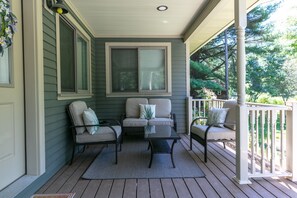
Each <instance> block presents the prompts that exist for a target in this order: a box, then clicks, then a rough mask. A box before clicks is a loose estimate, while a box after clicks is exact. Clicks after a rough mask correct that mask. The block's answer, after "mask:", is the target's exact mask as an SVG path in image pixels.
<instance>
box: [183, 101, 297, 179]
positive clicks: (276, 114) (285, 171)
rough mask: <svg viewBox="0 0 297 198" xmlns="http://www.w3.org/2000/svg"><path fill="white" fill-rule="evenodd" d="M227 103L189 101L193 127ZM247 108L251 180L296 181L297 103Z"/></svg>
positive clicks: (256, 105)
mask: <svg viewBox="0 0 297 198" xmlns="http://www.w3.org/2000/svg"><path fill="white" fill-rule="evenodd" d="M224 101H225V100H219V99H192V98H189V99H188V105H189V112H188V113H189V115H188V117H189V127H190V123H191V121H192V120H193V119H195V118H196V117H207V112H208V109H209V108H211V107H222V106H223V104H224ZM246 105H247V112H246V116H248V125H247V126H248V129H247V133H249V139H248V140H247V141H248V145H249V149H248V150H249V159H248V163H249V164H248V167H249V169H248V173H249V177H272V176H290V177H292V180H296V179H297V178H296V177H297V176H296V171H297V164H296V163H297V161H296V160H297V156H294V152H293V151H295V152H297V140H296V138H297V137H296V136H297V104H296V103H294V104H292V105H290V106H284V105H266V104H260V103H246ZM294 121H295V123H294ZM295 155H297V153H295Z"/></svg>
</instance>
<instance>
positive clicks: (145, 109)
mask: <svg viewBox="0 0 297 198" xmlns="http://www.w3.org/2000/svg"><path fill="white" fill-rule="evenodd" d="M139 109H140V118H141V119H147V120H149V119H153V118H155V114H156V105H147V104H139Z"/></svg>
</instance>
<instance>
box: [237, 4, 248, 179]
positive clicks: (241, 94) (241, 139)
mask: <svg viewBox="0 0 297 198" xmlns="http://www.w3.org/2000/svg"><path fill="white" fill-rule="evenodd" d="M234 5H235V8H234V10H235V28H236V33H237V63H236V64H237V94H238V99H237V103H238V108H237V110H238V111H237V114H238V118H239V119H238V120H237V126H236V129H237V130H236V177H235V180H236V181H237V182H238V183H239V184H250V183H251V182H250V181H249V179H248V130H247V129H248V127H247V122H248V119H247V108H246V105H245V78H246V77H245V75H246V60H245V28H246V24H247V15H246V0H235V2H234Z"/></svg>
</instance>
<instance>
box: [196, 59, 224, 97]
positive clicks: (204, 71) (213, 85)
mask: <svg viewBox="0 0 297 198" xmlns="http://www.w3.org/2000/svg"><path fill="white" fill-rule="evenodd" d="M190 67H191V73H190V84H191V96H193V97H194V98H197V97H205V96H206V90H205V89H207V90H212V91H222V90H224V88H223V87H222V86H221V84H220V83H221V82H222V79H221V77H220V76H219V75H216V74H215V73H213V72H212V71H211V70H210V68H209V67H208V66H206V65H203V64H202V63H197V62H194V61H191V62H190Z"/></svg>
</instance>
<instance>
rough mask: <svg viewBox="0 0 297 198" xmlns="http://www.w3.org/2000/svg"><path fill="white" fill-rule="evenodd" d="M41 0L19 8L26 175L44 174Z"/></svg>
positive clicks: (33, 0) (30, 0) (27, 2)
mask: <svg viewBox="0 0 297 198" xmlns="http://www.w3.org/2000/svg"><path fill="white" fill-rule="evenodd" d="M42 2H43V1H40V0H26V2H24V0H23V2H22V7H23V10H22V11H23V24H24V25H23V32H24V36H23V38H24V39H23V46H24V47H23V48H24V68H25V72H24V78H25V123H26V175H30V176H40V175H42V174H43V173H45V118H44V73H43V67H44V65H43V16H42V12H43V5H42Z"/></svg>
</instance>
